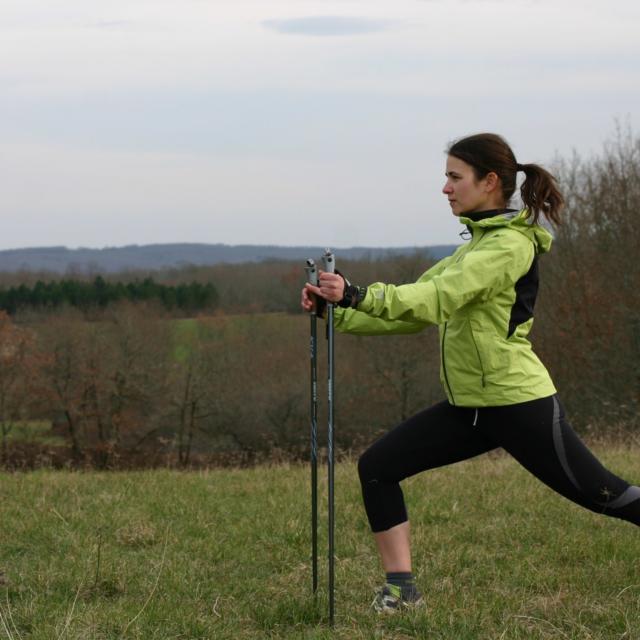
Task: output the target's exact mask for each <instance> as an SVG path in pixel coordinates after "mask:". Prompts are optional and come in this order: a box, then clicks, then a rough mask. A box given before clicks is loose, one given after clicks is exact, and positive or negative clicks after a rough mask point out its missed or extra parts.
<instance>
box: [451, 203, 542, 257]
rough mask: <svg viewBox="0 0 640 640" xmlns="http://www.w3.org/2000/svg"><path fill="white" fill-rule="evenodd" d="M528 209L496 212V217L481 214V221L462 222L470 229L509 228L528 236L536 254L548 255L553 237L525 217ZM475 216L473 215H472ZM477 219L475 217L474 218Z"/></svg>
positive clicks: (469, 219)
mask: <svg viewBox="0 0 640 640" xmlns="http://www.w3.org/2000/svg"><path fill="white" fill-rule="evenodd" d="M526 214H527V210H526V209H522V210H520V211H513V210H511V211H509V210H507V211H502V212H496V213H495V214H494V215H491V214H490V213H488V215H486V217H485V215H483V214H480V215H479V216H478V217H480V218H481V219H480V220H473V219H472V218H471V217H466V216H460V222H461V223H462V224H465V225H467V227H468V228H469V229H473V228H482V229H489V228H494V227H509V228H511V229H515V230H516V231H519V232H520V233H522V234H523V235H525V236H527V238H529V240H531V242H533V244H534V246H535V248H536V253H546V252H547V251H549V249H551V243H552V242H553V236H552V235H551V233H550V232H549V231H547V229H545V228H544V227H543V226H541V225H539V224H532V223H531V222H530V221H529V220H528V219H527V218H526V217H525V216H526ZM472 215H473V214H472ZM474 217H475V216H474Z"/></svg>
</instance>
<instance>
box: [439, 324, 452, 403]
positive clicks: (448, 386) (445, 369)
mask: <svg viewBox="0 0 640 640" xmlns="http://www.w3.org/2000/svg"><path fill="white" fill-rule="evenodd" d="M446 335H447V323H446V322H445V323H444V331H443V332H442V346H441V347H440V353H442V372H443V373H444V381H445V383H446V385H447V389H448V390H449V395H450V396H451V404H452V405H453V406H454V407H455V405H456V400H455V398H454V396H453V391H451V385H450V384H449V377H448V376H447V365H446V364H445V359H444V339H445V336H446Z"/></svg>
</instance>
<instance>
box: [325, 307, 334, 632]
mask: <svg viewBox="0 0 640 640" xmlns="http://www.w3.org/2000/svg"><path fill="white" fill-rule="evenodd" d="M327 324H328V334H327V337H328V342H329V345H328V346H329V348H328V352H329V362H328V380H327V386H328V397H329V406H328V426H327V441H328V444H327V455H328V462H327V465H328V473H329V478H328V484H329V624H330V625H331V626H333V623H334V601H335V597H334V593H335V589H334V587H335V545H334V531H335V503H334V470H335V468H334V467H335V465H334V444H335V437H334V428H333V427H334V424H333V407H334V405H333V400H334V384H333V382H334V350H333V304H328V305H327Z"/></svg>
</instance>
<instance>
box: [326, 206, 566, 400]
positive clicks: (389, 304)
mask: <svg viewBox="0 0 640 640" xmlns="http://www.w3.org/2000/svg"><path fill="white" fill-rule="evenodd" d="M525 213H526V212H525V211H524V210H523V211H520V212H510V211H507V212H488V213H484V214H470V216H469V217H460V222H462V223H463V224H466V225H467V227H468V228H469V230H470V231H471V234H472V237H471V241H470V242H468V243H467V244H464V245H462V246H460V247H459V248H458V249H457V250H456V251H455V252H454V253H453V255H451V256H449V257H447V258H444V259H443V260H441V261H440V262H438V263H437V264H435V265H434V266H433V267H432V268H431V269H429V270H428V271H426V272H425V273H424V274H422V276H420V278H418V281H417V282H415V283H414V284H405V285H399V286H395V285H391V284H383V283H381V282H376V283H375V284H372V285H370V286H369V288H368V290H367V295H366V296H365V298H364V300H362V301H360V303H359V304H358V307H357V309H341V308H338V307H336V310H335V320H334V324H335V327H336V329H337V330H338V331H341V332H345V333H353V334H358V335H382V334H400V333H416V332H418V331H421V330H422V329H424V328H425V327H427V326H428V325H433V324H437V325H438V326H439V329H440V380H441V382H442V384H443V386H444V389H445V391H446V393H447V397H448V399H449V402H450V403H451V404H454V405H458V406H462V407H488V406H500V405H508V404H515V403H519V402H526V401H527V400H535V399H537V398H543V397H547V396H550V395H553V394H554V393H555V392H556V390H555V387H554V386H553V383H552V381H551V378H550V377H549V374H548V372H547V370H546V369H545V367H544V365H543V364H542V363H541V362H540V360H539V359H538V358H537V356H536V355H535V353H534V352H533V350H532V348H531V343H530V342H529V340H528V339H527V335H528V334H529V331H530V330H531V325H532V324H533V304H534V302H535V296H536V293H537V288H538V277H537V275H538V270H537V266H538V265H537V263H538V261H537V256H538V255H539V254H541V253H545V252H547V251H548V250H549V248H550V247H551V240H552V237H551V234H550V233H549V232H548V231H547V230H546V229H544V228H543V227H541V226H539V225H532V224H530V223H529V222H528V221H527V220H526V219H525V217H524V215H525ZM472 218H473V219H472Z"/></svg>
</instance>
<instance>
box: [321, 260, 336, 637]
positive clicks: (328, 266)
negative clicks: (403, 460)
mask: <svg viewBox="0 0 640 640" xmlns="http://www.w3.org/2000/svg"><path fill="white" fill-rule="evenodd" d="M322 261H323V263H324V270H325V271H326V272H327V273H335V270H336V264H335V259H334V257H333V253H331V250H330V249H327V250H326V251H325V253H324V255H323V256H322ZM327 343H328V352H329V360H328V363H327V364H328V367H327V390H328V398H329V402H328V408H327V414H328V421H327V467H328V472H329V624H330V625H331V626H333V622H334V582H335V580H334V579H335V571H334V569H335V567H334V565H335V552H334V539H333V537H334V536H333V534H334V529H335V519H334V492H333V483H334V464H333V463H334V449H333V445H334V432H333V364H334V359H333V357H334V353H333V303H331V302H327Z"/></svg>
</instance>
